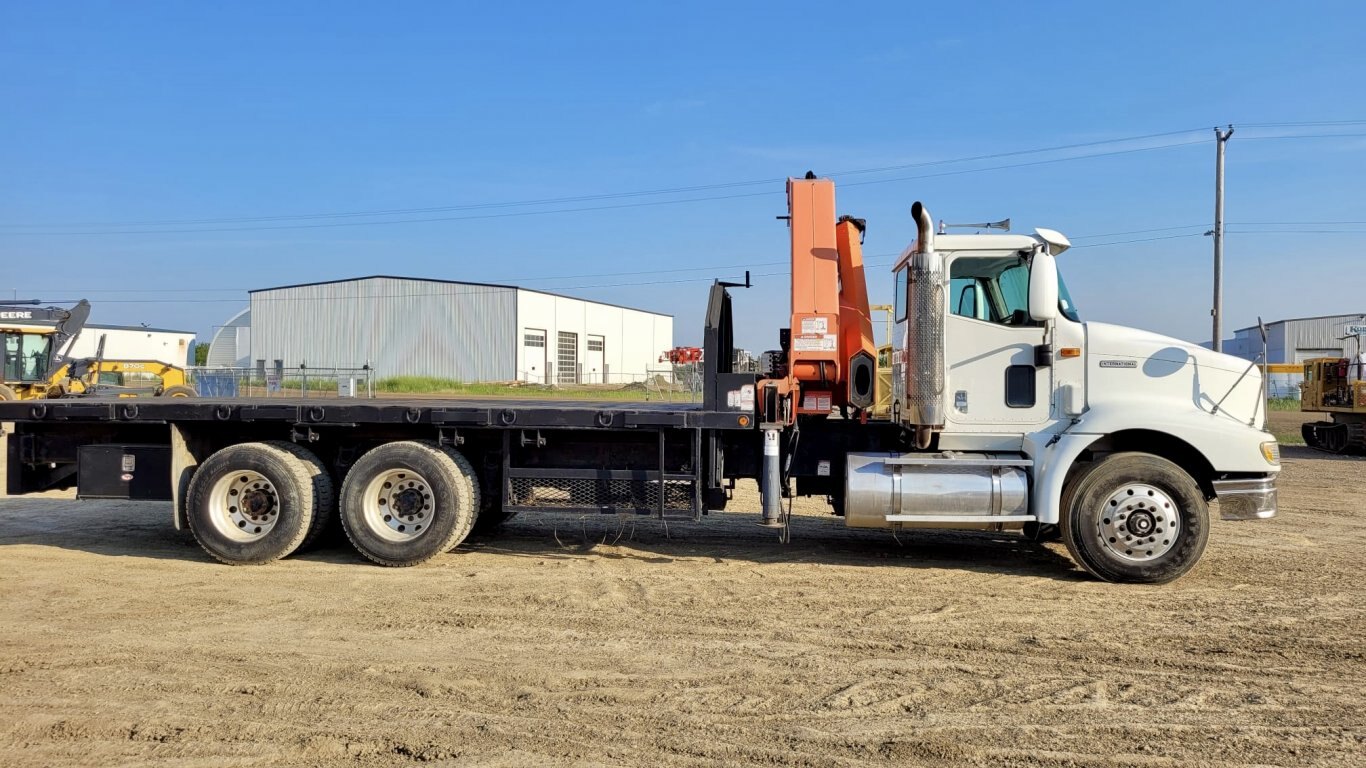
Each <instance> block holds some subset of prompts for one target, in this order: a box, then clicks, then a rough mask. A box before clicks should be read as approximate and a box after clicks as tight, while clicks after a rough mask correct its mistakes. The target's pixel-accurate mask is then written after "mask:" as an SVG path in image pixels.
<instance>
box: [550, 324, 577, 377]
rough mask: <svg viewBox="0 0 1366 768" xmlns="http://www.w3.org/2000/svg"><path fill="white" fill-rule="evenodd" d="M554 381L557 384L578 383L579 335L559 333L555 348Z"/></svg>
mask: <svg viewBox="0 0 1366 768" xmlns="http://www.w3.org/2000/svg"><path fill="white" fill-rule="evenodd" d="M555 381H556V382H557V383H559V384H578V383H579V335H578V334H577V333H565V332H564V331H560V337H559V344H558V345H557V346H556V348H555Z"/></svg>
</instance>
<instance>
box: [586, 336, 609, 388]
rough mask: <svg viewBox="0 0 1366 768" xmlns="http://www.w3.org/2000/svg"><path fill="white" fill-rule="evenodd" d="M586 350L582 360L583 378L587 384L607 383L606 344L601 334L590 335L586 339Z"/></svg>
mask: <svg viewBox="0 0 1366 768" xmlns="http://www.w3.org/2000/svg"><path fill="white" fill-rule="evenodd" d="M586 343H587V346H588V352H587V354H585V355H584V360H583V380H584V382H585V383H587V384H606V383H607V359H606V354H605V352H604V349H605V348H606V344H605V342H604V339H603V338H602V337H601V336H592V335H590V336H589V337H588V339H587V342H586Z"/></svg>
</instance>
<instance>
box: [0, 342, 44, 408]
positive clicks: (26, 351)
mask: <svg viewBox="0 0 1366 768" xmlns="http://www.w3.org/2000/svg"><path fill="white" fill-rule="evenodd" d="M52 337H53V333H52V332H51V331H37V330H23V329H16V328H7V329H0V343H2V344H3V346H2V347H0V350H2V351H0V355H2V356H3V358H2V359H0V371H3V376H0V383H3V384H4V385H5V387H6V388H8V389H9V390H11V391H13V392H15V393H16V395H17V396H18V397H20V398H21V399H27V398H26V397H25V395H24V393H26V392H28V391H29V390H33V389H35V388H37V389H40V390H42V391H46V390H47V379H46V375H47V372H48V367H49V365H51V362H52Z"/></svg>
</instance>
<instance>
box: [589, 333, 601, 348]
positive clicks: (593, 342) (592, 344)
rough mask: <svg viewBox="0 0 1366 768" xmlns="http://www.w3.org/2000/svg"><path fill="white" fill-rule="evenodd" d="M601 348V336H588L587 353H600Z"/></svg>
mask: <svg viewBox="0 0 1366 768" xmlns="http://www.w3.org/2000/svg"><path fill="white" fill-rule="evenodd" d="M602 347H603V344H602V337H601V336H589V337H588V351H589V352H601V351H602Z"/></svg>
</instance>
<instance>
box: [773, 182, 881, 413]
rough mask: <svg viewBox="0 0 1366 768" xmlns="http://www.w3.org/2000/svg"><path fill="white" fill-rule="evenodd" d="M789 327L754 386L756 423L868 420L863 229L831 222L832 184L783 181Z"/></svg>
mask: <svg viewBox="0 0 1366 768" xmlns="http://www.w3.org/2000/svg"><path fill="white" fill-rule="evenodd" d="M787 211H788V215H787V217H786V218H787V220H788V227H789V229H790V230H791V233H792V322H791V325H790V326H789V328H787V329H785V330H784V331H783V332H782V333H781V339H782V344H781V346H782V351H781V352H779V353H770V358H771V359H773V360H774V363H773V364H771V365H770V370H769V372H768V378H765V379H762V380H760V381H759V383H758V387H759V392H760V393H761V396H760V397H759V398H758V400H759V404H760V417H761V418H762V419H763V421H765V422H767V423H771V424H785V425H791V424H793V423H794V422H795V421H796V418H797V416H798V415H829V414H830V413H831V412H832V411H833V410H836V409H838V410H839V411H841V412H842V413H844V414H846V416H847V415H849V413H850V412H851V411H853V412H854V413H856V414H857V415H858V416H859V417H860V418H863V419H866V418H867V414H868V411H869V409H871V408H872V406H873V404H874V402H875V401H876V392H875V389H876V382H877V346H876V344H875V343H874V341H873V321H872V317H871V312H870V310H869V307H868V286H867V282H866V280H865V278H864V274H863V233H864V228H865V227H864V221H863V220H862V219H856V218H853V217H851V216H840V217H838V218H837V217H836V215H835V184H834V182H833V181H831V180H829V179H818V178H816V176H815V174H813V173H807V174H806V178H803V179H788V182H787Z"/></svg>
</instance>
